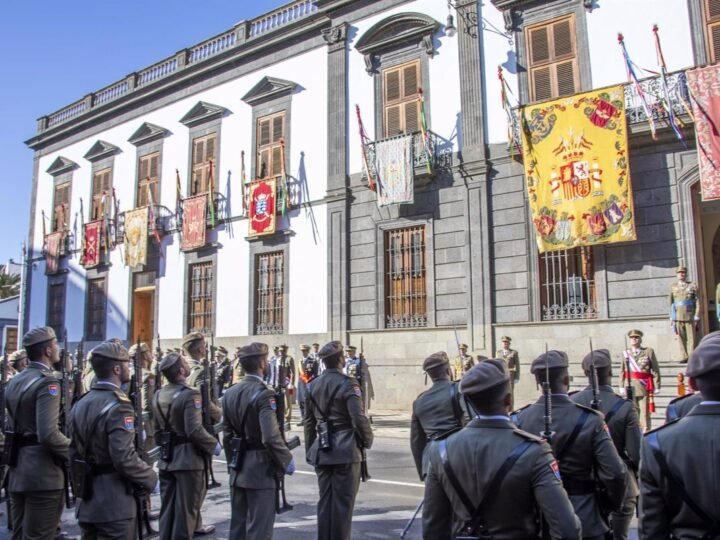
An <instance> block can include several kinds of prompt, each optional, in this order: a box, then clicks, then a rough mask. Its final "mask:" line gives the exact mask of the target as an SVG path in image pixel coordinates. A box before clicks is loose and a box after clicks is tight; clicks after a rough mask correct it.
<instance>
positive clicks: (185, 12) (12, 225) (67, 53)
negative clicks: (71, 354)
mask: <svg viewBox="0 0 720 540" xmlns="http://www.w3.org/2000/svg"><path fill="white" fill-rule="evenodd" d="M285 3H286V2H284V1H282V0H252V1H247V0H245V1H242V0H240V1H238V0H234V1H232V0H226V1H221V0H202V1H199V0H122V1H120V2H109V1H107V0H100V1H98V0H93V1H90V0H64V1H58V0H23V1H19V2H5V5H4V6H3V13H2V16H1V17H0V50H2V51H3V62H2V67H1V68H0V69H2V71H3V75H2V82H1V83H0V119H1V121H2V124H3V125H2V129H0V158H1V159H2V162H3V163H5V173H4V174H3V175H2V180H0V182H1V185H2V193H3V195H2V196H0V216H2V233H1V234H0V264H4V263H5V262H6V261H7V260H8V259H9V258H14V259H15V260H18V261H19V260H20V250H21V245H22V242H23V240H24V239H25V238H26V237H27V226H28V220H29V215H30V188H31V183H32V157H33V156H32V151H30V150H29V149H28V148H27V147H26V146H25V144H24V142H23V141H25V140H27V139H29V138H30V137H31V136H32V135H34V133H35V128H36V119H37V118H38V117H40V116H43V115H46V114H48V113H51V112H54V111H55V110H57V109H59V108H61V107H63V106H65V105H68V104H70V103H72V102H73V101H75V100H77V99H80V98H81V97H82V96H84V95H86V94H88V93H90V92H93V91H96V90H99V89H101V88H102V87H104V86H105V85H107V84H109V83H112V82H114V81H117V80H119V79H121V78H123V77H125V76H126V75H127V74H128V73H131V72H133V71H137V70H139V69H141V68H143V67H146V66H148V65H150V64H152V63H154V62H156V61H158V60H161V59H162V58H165V57H166V56H170V55H172V54H174V53H175V52H177V51H178V50H180V49H183V48H185V47H188V46H190V45H194V44H195V43H197V42H200V41H203V40H204V39H207V38H209V37H212V36H213V35H215V34H218V33H220V32H223V31H224V30H227V29H229V28H231V27H232V26H233V25H234V24H236V23H237V22H239V21H242V20H244V19H250V18H252V17H255V16H257V15H260V14H263V13H265V12H267V11H270V10H272V9H273V8H275V7H277V6H279V5H282V4H285Z"/></svg>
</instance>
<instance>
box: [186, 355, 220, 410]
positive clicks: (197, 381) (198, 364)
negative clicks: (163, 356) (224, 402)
mask: <svg viewBox="0 0 720 540" xmlns="http://www.w3.org/2000/svg"><path fill="white" fill-rule="evenodd" d="M188 364H189V366H190V375H188V378H187V380H186V381H185V384H187V385H188V386H190V387H192V388H196V389H197V390H198V391H199V390H200V385H201V384H203V383H204V382H205V375H204V369H203V362H202V360H194V359H192V358H191V359H189V360H188ZM208 392H209V394H208V395H209V396H210V420H212V422H213V424H216V423H218V422H219V421H220V419H221V418H222V409H221V408H220V406H219V405H218V404H217V403H216V401H217V400H216V397H215V388H212V386H210V381H208Z"/></svg>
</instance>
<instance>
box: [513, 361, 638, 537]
mask: <svg viewBox="0 0 720 540" xmlns="http://www.w3.org/2000/svg"><path fill="white" fill-rule="evenodd" d="M546 366H547V367H548V373H549V379H550V380H549V383H550V391H551V393H552V407H551V412H552V423H551V426H550V428H551V431H552V432H554V433H553V436H552V438H551V441H550V444H551V445H552V448H553V453H554V454H555V458H556V459H557V460H558V463H559V464H560V476H561V478H562V483H563V486H564V487H565V491H567V493H568V495H569V496H570V502H572V505H573V508H575V513H576V514H577V516H578V517H579V518H580V522H581V523H582V534H583V538H584V539H586V540H590V539H592V540H602V539H603V538H604V536H605V534H606V533H607V532H608V530H609V528H608V526H607V524H606V523H605V520H604V519H603V516H602V512H601V509H600V506H599V504H598V501H597V498H596V494H595V491H596V489H597V488H598V487H599V486H598V482H599V483H600V484H602V486H603V487H604V488H605V491H606V493H607V496H608V499H609V501H610V503H611V505H612V508H610V509H609V510H611V511H618V510H620V508H621V506H622V502H623V499H624V496H625V489H626V487H627V469H626V467H625V464H624V463H623V462H622V460H621V459H620V456H619V455H618V452H617V450H616V449H615V445H614V444H613V441H612V439H611V438H610V433H609V431H608V428H607V425H606V424H605V422H604V421H603V417H602V413H599V412H596V411H594V410H592V409H590V408H588V407H584V406H582V405H578V404H577V403H574V402H573V401H571V400H570V397H569V396H568V387H569V385H570V376H569V374H568V360H567V355H566V354H565V353H562V352H560V351H549V352H547V353H545V354H542V355H540V356H538V357H537V358H536V359H535V360H534V361H533V363H532V365H531V366H530V372H531V373H532V374H533V375H535V380H536V382H537V383H538V384H542V383H543V382H544V381H545V376H546ZM544 416H545V407H544V399H543V396H540V399H538V401H537V402H535V403H533V404H531V405H528V406H527V407H525V408H524V409H521V410H520V411H518V412H516V413H514V414H513V417H514V419H516V420H515V421H516V424H517V425H518V426H519V427H520V429H524V430H525V431H529V432H530V433H537V434H540V433H542V432H543V431H544V430H545V422H544ZM596 479H597V480H596Z"/></svg>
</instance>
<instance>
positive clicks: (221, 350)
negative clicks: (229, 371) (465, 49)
mask: <svg viewBox="0 0 720 540" xmlns="http://www.w3.org/2000/svg"><path fill="white" fill-rule="evenodd" d="M217 353H220V354H223V355H225V356H227V353H228V351H227V349H226V348H225V347H223V346H222V345H220V346H219V347H218V348H217V349H215V354H217Z"/></svg>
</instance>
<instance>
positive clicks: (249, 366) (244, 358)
mask: <svg viewBox="0 0 720 540" xmlns="http://www.w3.org/2000/svg"><path fill="white" fill-rule="evenodd" d="M238 358H239V359H240V362H242V364H243V367H244V368H245V373H246V375H245V378H244V379H243V380H242V381H240V382H239V383H238V384H236V385H235V386H233V387H232V388H231V389H229V390H228V391H227V393H226V395H225V398H224V399H223V403H222V406H223V417H224V418H225V429H224V431H223V441H224V443H225V456H226V457H227V461H228V468H229V470H230V485H231V486H232V487H231V492H230V504H231V505H232V515H231V518H230V538H238V539H240V538H243V539H245V538H247V539H251V540H252V539H258V540H261V539H270V538H272V535H273V524H274V522H275V486H276V484H275V482H276V477H277V475H279V474H292V473H293V472H295V461H294V460H293V457H292V454H291V453H290V450H288V448H287V445H286V444H285V441H284V440H283V438H282V435H281V434H280V428H279V427H278V422H277V414H276V410H277V403H276V401H275V391H274V390H273V389H272V388H270V387H269V386H267V385H266V384H265V383H264V382H263V378H262V374H263V371H264V370H265V368H266V367H267V361H268V360H267V358H268V347H267V345H266V344H265V343H251V344H249V345H246V346H244V347H242V348H241V349H240V351H239V353H238Z"/></svg>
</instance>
